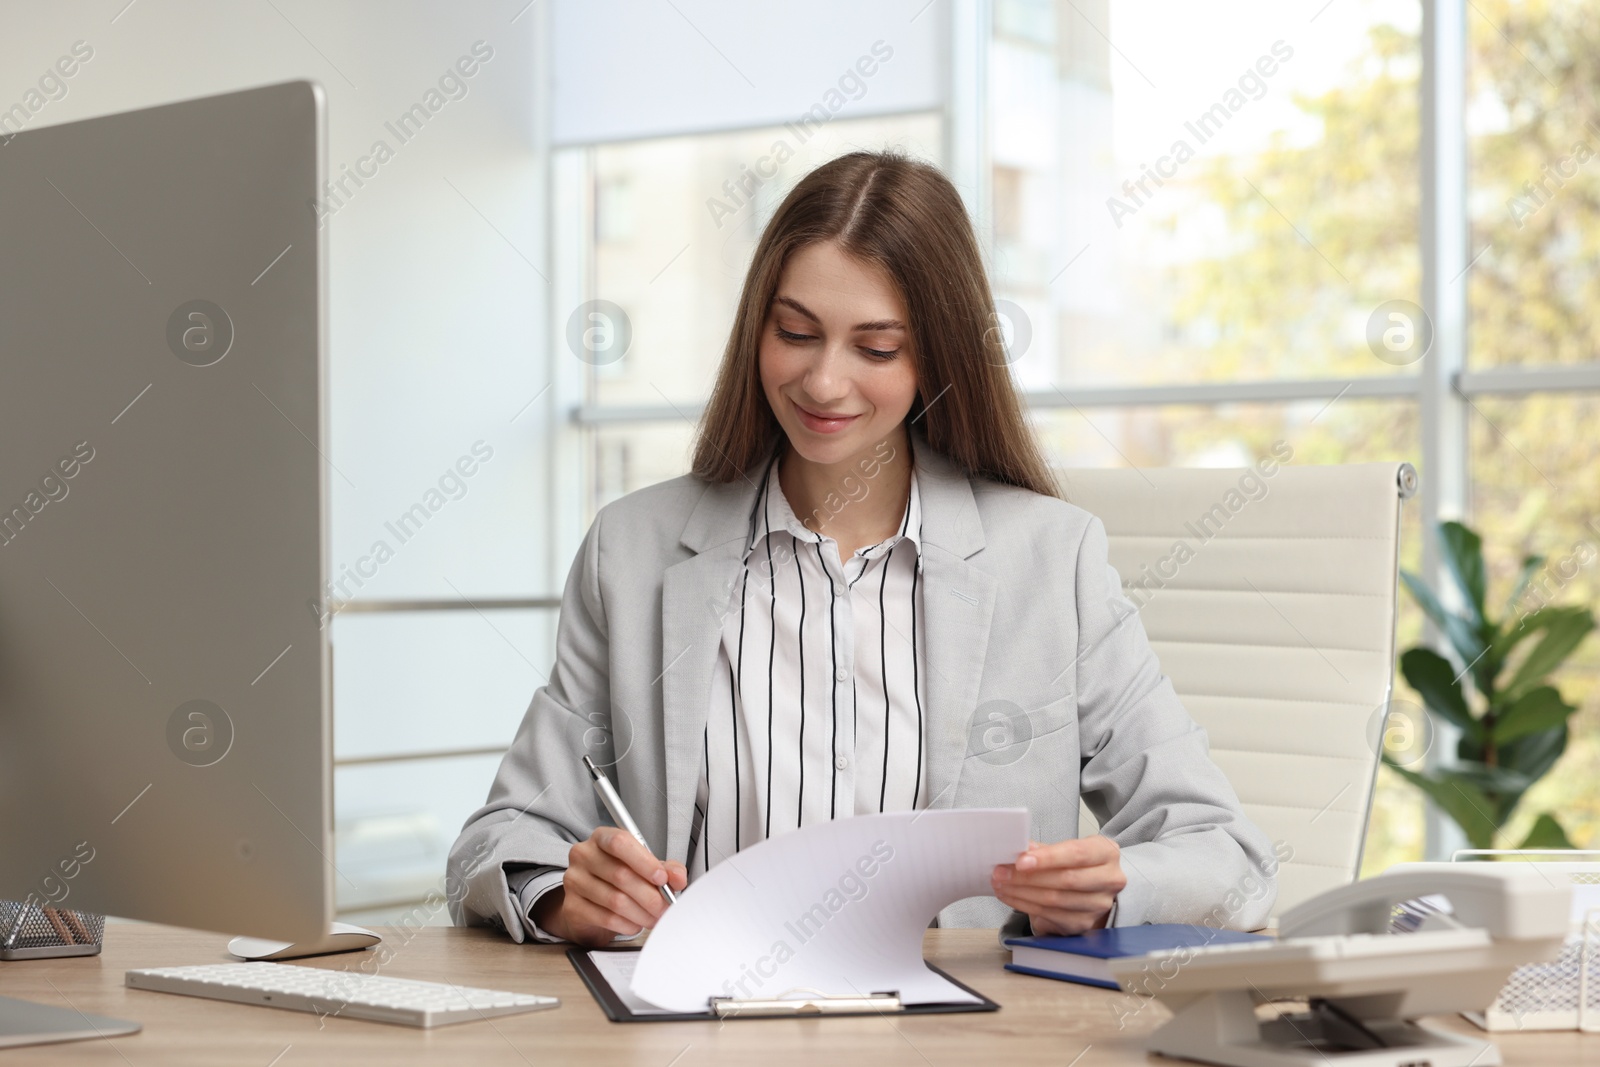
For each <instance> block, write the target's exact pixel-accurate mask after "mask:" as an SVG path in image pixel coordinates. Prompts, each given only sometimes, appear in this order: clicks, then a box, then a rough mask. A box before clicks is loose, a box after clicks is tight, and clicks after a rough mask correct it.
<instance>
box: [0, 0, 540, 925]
mask: <svg viewBox="0 0 1600 1067" xmlns="http://www.w3.org/2000/svg"><path fill="white" fill-rule="evenodd" d="M125 3H126V0H103V2H97V3H94V4H92V5H91V4H72V5H64V4H63V5H56V4H50V5H45V4H38V3H32V2H28V3H24V2H22V0H7V2H5V3H4V4H3V5H0V26H3V27H4V32H3V34H0V110H4V109H7V108H10V107H11V105H12V104H14V103H18V102H22V103H23V104H24V106H25V107H26V106H27V104H28V103H30V102H32V103H35V104H37V105H38V106H37V111H36V112H33V113H31V114H30V115H29V122H28V127H27V128H33V127H37V126H44V125H49V124H54V123H59V122H66V121H71V120H76V119H82V118H86V117H89V116H94V115H101V114H107V113H112V112H117V111H125V110H130V109H133V108H139V107H146V106H150V105H154V104H160V103H165V102H169V101H173V100H179V99H184V98H188V97H194V96H202V95H207V94H210V93H216V92H223V91H227V90H232V89H240V88H246V87H250V86H255V85H262V84H267V83H271V82H276V81H282V80H285V79H289V78H302V77H309V78H314V79H316V80H318V81H320V82H321V83H322V85H323V87H324V89H325V90H326V93H327V99H328V127H329V160H330V172H331V174H332V176H333V177H338V175H339V173H340V166H341V164H344V165H354V164H355V162H356V161H357V160H358V158H359V157H362V156H365V155H367V154H368V152H369V151H370V149H371V148H372V146H373V143H374V141H376V140H379V139H382V140H384V141H386V142H388V144H389V146H390V147H391V149H393V158H392V159H390V160H389V161H388V162H386V163H383V164H382V165H381V166H379V167H378V168H377V174H376V175H375V176H373V177H371V178H369V179H366V180H365V181H366V184H365V185H364V186H362V187H359V188H357V187H356V186H355V185H353V184H351V183H348V182H347V185H346V188H347V189H348V190H351V191H352V192H353V195H351V196H349V197H348V199H345V198H343V197H341V199H342V200H343V201H344V202H343V205H342V206H340V207H338V208H337V210H336V211H334V212H333V213H331V214H329V215H328V216H327V225H328V226H329V227H330V230H329V243H330V262H331V277H330V281H329V293H330V301H331V302H330V308H329V326H330V368H331V375H330V376H331V390H330V393H331V395H330V411H331V419H330V422H331V426H332V442H331V448H330V449H329V459H330V460H331V461H332V463H333V464H334V465H335V466H336V467H337V468H338V471H339V472H341V473H338V474H334V475H333V476H332V478H331V485H332V497H333V505H332V542H333V554H332V558H333V563H334V567H335V570H336V571H337V569H338V567H339V565H340V564H345V565H351V566H353V565H354V564H356V562H357V561H358V560H359V559H360V557H362V556H363V555H365V554H366V553H367V552H368V550H369V549H370V547H371V546H372V544H373V542H374V541H375V540H378V539H384V540H387V541H388V542H389V544H390V546H391V547H392V548H393V549H394V550H395V554H394V558H393V559H392V560H391V561H390V562H388V563H387V564H386V565H384V566H383V567H381V568H380V569H379V571H378V573H377V574H376V576H375V577H373V578H372V579H371V580H370V581H366V583H365V587H364V588H360V589H357V588H356V587H355V586H354V585H351V586H349V587H347V588H349V589H350V591H351V592H352V593H354V594H355V595H357V596H360V597H362V598H369V599H370V598H374V597H376V598H398V597H408V598H409V597H429V598H455V597H457V596H458V595H465V596H467V597H470V598H472V599H474V600H477V599H479V598H488V597H504V596H538V595H546V594H548V593H550V592H551V591H552V590H554V591H557V592H559V588H560V582H561V580H562V579H564V578H565V562H563V563H562V565H561V566H560V567H559V573H557V574H555V575H552V574H551V573H550V571H551V564H550V562H549V554H548V552H547V540H548V529H547V521H548V520H547V516H546V514H545V512H546V506H545V503H544V502H545V501H546V500H547V499H548V495H547V492H548V490H547V479H548V463H547V461H546V457H547V455H548V454H549V453H548V449H547V448H546V447H545V446H546V443H547V435H548V434H550V432H551V427H552V422H551V420H552V417H553V415H552V410H551V406H550V405H551V401H552V399H553V392H554V391H551V392H547V393H546V394H545V395H544V396H543V397H542V398H541V400H540V401H538V402H536V403H534V404H533V405H532V406H530V407H527V408H526V410H525V411H523V413H522V414H521V415H520V417H518V418H517V419H516V421H515V422H512V421H511V420H512V417H513V416H514V415H516V414H517V412H518V410H519V409H521V408H523V406H524V405H525V404H526V403H527V402H528V401H529V400H531V399H532V398H533V397H534V396H535V395H536V394H538V393H539V391H540V389H541V388H542V387H543V386H544V385H545V383H546V382H547V381H548V380H549V375H548V353H547V351H546V347H545V343H544V341H545V337H546V334H547V330H546V327H545V322H546V317H547V307H546V305H547V300H548V296H547V293H546V289H545V283H544V282H543V280H542V279H541V278H540V276H539V274H540V272H542V273H543V274H545V275H546V276H548V275H549V273H550V271H549V267H548V264H547V263H546V261H545V256H546V253H545V247H546V238H545V233H544V225H545V219H546V212H545V206H544V190H543V180H544V156H543V154H542V152H541V150H540V144H541V141H542V139H543V134H542V130H541V123H542V115H543V111H544V109H543V106H542V101H543V95H542V94H543V92H544V89H543V85H542V82H541V78H540V77H539V76H538V73H537V72H538V71H540V70H542V69H543V67H542V64H539V63H538V62H536V60H537V56H538V52H537V47H538V40H537V39H538V37H539V36H541V31H540V30H539V26H540V24H541V21H542V19H543V18H544V17H545V16H544V15H543V13H542V11H541V10H540V6H541V5H533V6H532V7H531V8H527V9H525V8H524V3H525V0H506V2H498V3H492V2H487V0H451V2H450V3H448V4H446V3H431V4H425V3H421V2H415V0H413V2H409V3H398V4H396V3H382V4H379V3H376V2H368V3H357V2H354V0H344V2H330V0H272V2H271V3H267V2H264V0H262V2H256V0H251V2H248V3H244V2H228V3H217V2H214V0H209V2H208V0H136V2H135V3H133V4H132V5H131V6H127V7H124V4H125ZM77 41H83V42H86V44H87V45H88V46H89V47H90V48H92V49H93V56H92V58H91V59H89V60H88V61H87V62H84V63H83V64H82V66H81V67H80V68H79V69H78V70H77V71H76V72H75V73H74V74H73V76H72V77H71V78H70V79H65V80H64V83H63V84H64V86H65V95H60V93H61V90H60V89H59V88H57V87H56V86H55V84H54V83H52V84H51V85H49V86H48V87H47V88H49V89H50V91H51V92H53V93H54V94H55V95H57V96H59V97H60V98H59V99H48V98H47V96H46V94H45V93H44V92H41V93H39V94H38V95H37V96H34V97H29V96H28V92H29V90H30V89H35V88H38V79H39V78H40V77H41V76H42V75H44V74H45V73H46V71H47V70H48V68H50V67H51V65H52V64H53V63H54V62H55V60H56V59H57V58H58V57H60V56H62V55H65V54H67V53H68V52H69V50H70V49H71V47H72V45H73V44H74V42H77ZM480 41H481V42H483V44H482V45H481V46H479V56H480V57H481V56H482V55H483V54H484V53H485V52H486V51H487V50H492V56H491V57H490V58H489V59H488V60H487V61H483V60H481V59H479V62H478V69H477V70H476V71H475V73H474V74H473V75H472V76H471V77H470V78H464V79H462V82H463V84H464V86H465V95H464V96H461V97H460V98H459V99H448V98H447V94H448V93H457V94H459V93H460V92H461V90H460V89H457V88H455V87H454V86H453V85H447V86H446V87H445V89H446V92H443V93H441V94H440V99H444V102H443V104H442V106H439V107H438V110H437V112H435V113H433V114H432V117H431V118H430V119H429V120H428V122H427V123H426V125H425V126H424V128H423V129H422V130H421V131H420V132H419V133H417V134H416V136H415V137H414V138H413V139H412V140H410V141H409V142H407V143H404V144H402V143H401V142H400V141H399V139H398V138H397V137H396V136H395V135H394V134H393V133H392V132H390V131H389V130H387V129H386V127H385V125H384V124H385V123H386V122H388V121H392V120H394V119H395V118H396V117H397V116H398V115H399V114H400V113H402V112H403V111H405V110H406V109H408V108H410V107H411V105H413V104H415V103H419V102H421V103H424V105H427V104H429V103H431V102H432V101H429V100H427V99H426V98H425V94H427V93H428V91H429V90H430V89H437V88H438V87H439V81H440V77H441V75H442V74H444V73H445V72H447V71H448V70H449V69H450V68H451V66H452V64H454V63H455V62H456V60H457V59H458V58H460V57H462V56H470V55H472V50H473V46H474V43H475V42H480ZM468 66H469V67H470V66H471V64H468ZM369 169H370V167H369ZM469 201H470V203H469ZM330 203H331V202H330ZM241 209H247V207H246V206H244V205H241ZM529 261H531V264H530V262H529ZM478 441H482V442H484V446H482V447H487V448H492V449H493V458H492V459H491V460H489V461H488V462H487V463H483V464H482V465H481V467H480V468H479V469H478V470H477V472H476V473H475V474H474V475H473V476H472V477H471V478H470V479H467V480H466V481H465V486H466V489H465V494H464V495H462V496H461V498H460V499H455V500H450V501H449V502H448V503H447V504H445V505H444V506H443V507H441V508H439V510H438V511H437V512H436V513H435V514H433V515H432V517H431V518H430V519H429V520H428V522H427V523H426V525H425V526H424V528H423V529H422V531H421V532H420V533H418V534H417V535H416V536H415V537H413V538H412V539H411V540H409V541H408V542H406V543H404V544H403V545H402V544H400V543H399V542H398V540H397V539H396V538H395V537H394V536H393V534H392V533H390V532H388V531H387V530H386V529H385V527H384V522H385V520H390V519H393V518H395V517H396V516H398V515H399V514H400V513H401V512H404V511H405V510H406V509H407V508H409V507H410V506H411V505H413V504H415V503H417V502H418V501H419V500H422V499H423V498H424V496H425V494H426V493H427V492H428V490H430V489H432V488H435V487H436V486H437V484H438V480H439V478H440V476H441V474H442V473H443V472H445V471H446V470H447V469H448V468H449V467H451V465H452V464H454V463H455V462H456V460H457V459H458V457H461V456H463V455H467V454H469V453H470V452H471V450H472V447H473V445H474V443H475V442H478ZM346 478H348V481H346ZM450 488H452V489H453V488H454V487H453V486H450ZM457 491H458V492H459V490H457ZM367 569H368V570H369V572H370V569H371V567H370V565H368V567H367ZM490 618H491V619H493V620H494V621H493V623H492V624H491V623H490V622H486V621H485V619H484V618H483V617H481V616H479V615H478V614H476V613H475V612H471V611H468V612H465V613H429V614H408V615H403V616H392V615H390V616H382V615H361V616H354V615H343V616H341V617H339V618H338V619H337V620H335V622H334V623H333V637H334V646H335V723H336V729H335V732H336V746H335V747H336V754H337V755H339V756H351V755H373V754H387V753H395V752H403V751H416V750H423V749H430V748H438V747H452V746H468V745H482V744H495V743H503V742H504V741H505V740H506V739H508V738H509V737H510V735H511V733H512V731H513V730H514V729H515V727H516V723H517V722H518V721H519V720H520V717H521V715H522V712H523V710H524V709H525V707H526V706H527V702H528V699H529V697H530V696H531V695H532V693H533V690H534V688H535V687H536V686H537V685H538V684H540V682H541V680H542V678H541V676H540V673H539V672H540V671H543V670H547V669H548V666H549V651H548V648H549V638H550V630H551V623H553V615H552V614H550V613H544V614H533V613H504V614H499V615H493V614H492V615H490ZM535 664H537V667H535V666H534V665H535ZM492 769H493V760H489V761H487V764H485V761H483V760H481V759H479V760H461V761H444V762H433V763H426V762H418V763H408V764H401V765H397V766H396V767H395V768H392V769H388V770H380V769H367V768H352V769H350V770H348V771H341V772H340V773H339V775H338V789H339V796H338V808H339V817H340V819H341V820H342V821H346V822H348V821H349V820H350V819H352V818H354V817H359V816H362V815H363V814H370V813H372V812H375V811H381V810H392V811H395V812H396V813H398V814H399V815H401V816H403V817H404V819H406V820H409V822H407V825H408V826H410V827H412V828H413V831H414V833H413V837H416V838H419V840H417V841H413V842H411V843H410V844H411V845H415V846H416V848H415V849H413V851H415V852H416V853H417V855H419V856H431V857H432V858H426V859H424V860H422V861H420V862H421V864H422V867H424V868H426V867H427V865H428V864H437V867H436V868H435V869H436V870H437V871H438V872H440V873H442V862H443V861H442V855H432V853H433V852H437V851H438V849H439V848H441V847H442V845H441V844H440V842H443V844H446V845H447V844H448V842H449V840H452V839H453V838H454V836H455V833H456V830H457V829H458V827H459V825H460V822H461V820H462V819H463V818H464V817H465V816H466V814H467V813H468V811H469V810H470V808H471V807H472V806H475V805H476V804H478V803H480V802H481V800H482V797H483V795H484V793H485V792H486V790H487V786H488V775H489V774H490V773H492ZM469 770H470V773H465V772H467V771H469ZM428 827H432V829H431V830H429V829H428ZM430 834H431V835H432V837H433V840H431V841H421V840H420V838H423V837H428V836H429V835H430ZM413 866H416V864H415V863H414V864H413ZM345 873H352V872H350V871H346V872H345ZM356 880H357V881H360V880H361V879H360V878H359V876H358V877H357V879H356ZM378 895H382V893H378Z"/></svg>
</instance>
